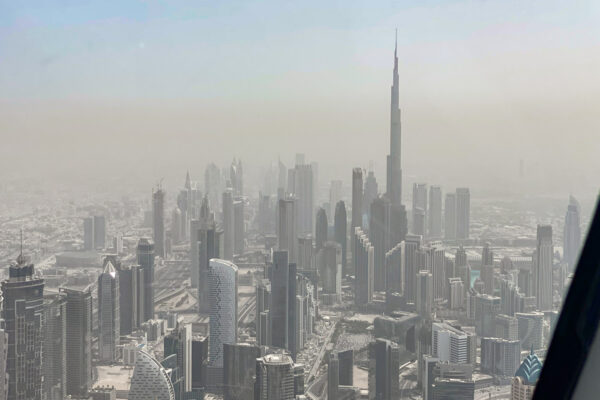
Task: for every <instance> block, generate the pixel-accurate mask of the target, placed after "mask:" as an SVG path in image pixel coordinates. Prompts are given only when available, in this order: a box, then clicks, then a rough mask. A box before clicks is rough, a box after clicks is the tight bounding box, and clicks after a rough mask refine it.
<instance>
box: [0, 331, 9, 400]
mask: <svg viewBox="0 0 600 400" xmlns="http://www.w3.org/2000/svg"><path fill="white" fill-rule="evenodd" d="M7 357H8V334H7V333H6V326H5V325H4V320H0V397H1V398H3V399H6V398H7V396H8V374H7V372H6V362H7Z"/></svg>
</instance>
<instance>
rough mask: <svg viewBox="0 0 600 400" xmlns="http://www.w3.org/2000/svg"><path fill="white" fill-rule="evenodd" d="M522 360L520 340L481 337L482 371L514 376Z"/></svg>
mask: <svg viewBox="0 0 600 400" xmlns="http://www.w3.org/2000/svg"><path fill="white" fill-rule="evenodd" d="M519 361H521V346H520V344H519V341H518V340H506V339H499V338H485V337H484V338H481V372H483V373H486V374H492V375H498V376H513V374H514V373H515V372H516V371H517V368H519Z"/></svg>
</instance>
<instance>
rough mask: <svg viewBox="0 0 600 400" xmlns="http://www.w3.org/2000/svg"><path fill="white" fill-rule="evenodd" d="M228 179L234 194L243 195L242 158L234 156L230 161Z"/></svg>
mask: <svg viewBox="0 0 600 400" xmlns="http://www.w3.org/2000/svg"><path fill="white" fill-rule="evenodd" d="M229 181H230V182H231V187H232V188H233V195H234V196H243V195H244V170H243V168H242V160H241V159H238V160H237V161H236V160H235V158H234V159H233V162H232V163H231V168H230V169H229Z"/></svg>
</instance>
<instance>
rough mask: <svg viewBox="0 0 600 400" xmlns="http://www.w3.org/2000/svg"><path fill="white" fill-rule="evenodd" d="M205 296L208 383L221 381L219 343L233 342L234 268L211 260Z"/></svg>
mask: <svg viewBox="0 0 600 400" xmlns="http://www.w3.org/2000/svg"><path fill="white" fill-rule="evenodd" d="M208 286H209V288H210V293H209V303H210V306H209V308H210V312H209V315H210V317H209V328H210V345H209V364H208V365H209V368H210V370H211V371H210V379H209V380H210V382H214V383H216V384H221V383H222V382H223V344H225V343H227V344H233V343H236V342H237V327H238V325H237V321H238V319H237V318H238V317H237V311H238V308H237V292H238V268H237V266H236V265H235V264H233V263H231V262H229V261H226V260H220V259H215V258H213V259H211V260H210V267H209V269H208ZM213 378H214V379H213Z"/></svg>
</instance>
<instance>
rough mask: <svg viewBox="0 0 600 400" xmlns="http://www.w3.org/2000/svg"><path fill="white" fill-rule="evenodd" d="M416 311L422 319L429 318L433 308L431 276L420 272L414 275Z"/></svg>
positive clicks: (427, 272)
mask: <svg viewBox="0 0 600 400" xmlns="http://www.w3.org/2000/svg"><path fill="white" fill-rule="evenodd" d="M416 289H417V290H416V301H415V305H416V310H417V314H419V315H420V316H421V317H422V318H431V309H432V306H433V276H432V275H431V273H430V272H429V271H426V270H422V271H419V273H418V274H417V275H416Z"/></svg>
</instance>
